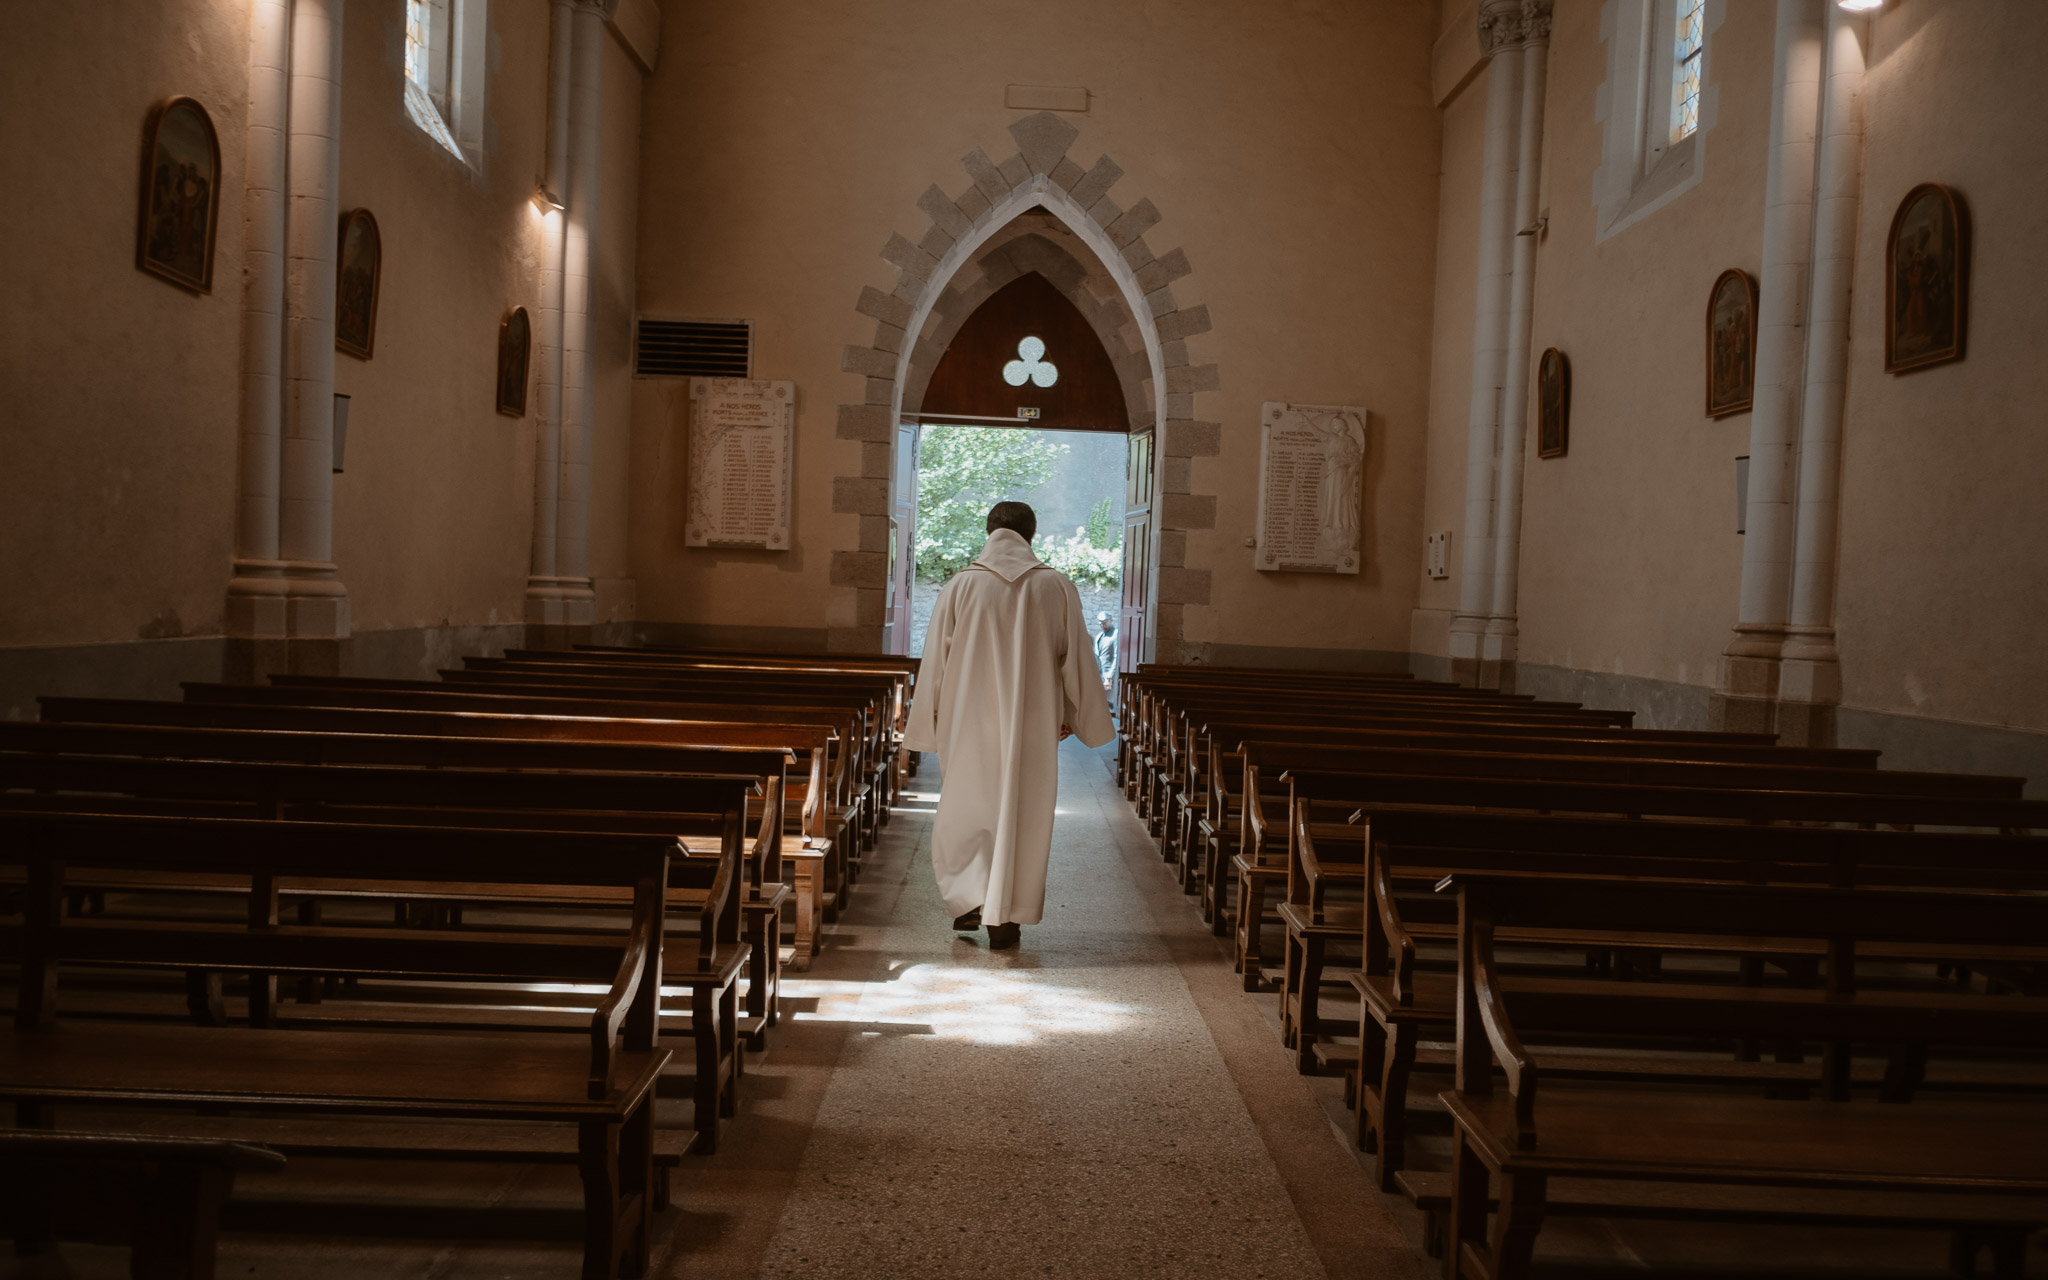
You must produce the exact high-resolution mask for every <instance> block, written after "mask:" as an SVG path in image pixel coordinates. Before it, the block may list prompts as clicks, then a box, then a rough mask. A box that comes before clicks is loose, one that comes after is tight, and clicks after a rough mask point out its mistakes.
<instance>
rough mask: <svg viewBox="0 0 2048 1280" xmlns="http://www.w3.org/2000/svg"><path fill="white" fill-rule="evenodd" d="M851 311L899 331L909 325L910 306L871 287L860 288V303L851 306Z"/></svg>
mask: <svg viewBox="0 0 2048 1280" xmlns="http://www.w3.org/2000/svg"><path fill="white" fill-rule="evenodd" d="M853 309H854V310H855V311H858V312H860V313H861V314H862V315H864V316H868V317H870V318H871V319H875V320H879V321H881V322H882V323H883V324H893V325H895V326H896V327H897V328H899V329H900V328H904V327H906V326H908V325H909V324H910V304H909V303H907V302H905V301H904V300H903V299H901V298H897V297H892V296H890V295H889V294H886V293H883V292H882V291H881V290H880V289H877V288H875V287H874V286H873V285H863V286H861V291H860V301H859V302H856V303H855V304H854V305H853Z"/></svg>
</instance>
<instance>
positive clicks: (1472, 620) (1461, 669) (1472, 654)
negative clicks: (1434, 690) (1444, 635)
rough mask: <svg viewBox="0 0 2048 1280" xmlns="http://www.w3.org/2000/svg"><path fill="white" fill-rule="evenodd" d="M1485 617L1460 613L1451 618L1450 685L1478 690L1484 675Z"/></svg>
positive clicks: (1481, 686)
mask: <svg viewBox="0 0 2048 1280" xmlns="http://www.w3.org/2000/svg"><path fill="white" fill-rule="evenodd" d="M1485 648H1486V617H1485V615H1484V614H1472V613H1460V614H1456V615H1454V616H1453V617H1452V618H1451V632H1450V649H1451V683H1452V684H1459V685H1463V686H1465V687H1466V688H1468V689H1478V688H1483V687H1485V686H1483V685H1481V683H1480V680H1481V678H1482V676H1483V674H1484V670H1483V669H1484V664H1485V656H1484V654H1485Z"/></svg>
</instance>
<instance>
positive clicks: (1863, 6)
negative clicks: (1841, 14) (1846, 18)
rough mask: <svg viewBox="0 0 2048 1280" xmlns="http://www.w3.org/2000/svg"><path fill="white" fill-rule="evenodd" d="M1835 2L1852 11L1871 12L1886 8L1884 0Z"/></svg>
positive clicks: (1838, 0)
mask: <svg viewBox="0 0 2048 1280" xmlns="http://www.w3.org/2000/svg"><path fill="white" fill-rule="evenodd" d="M1835 3H1836V4H1838V5H1840V6H1842V7H1843V8H1844V9H1847V10H1848V11H1849V12H1851V13H1869V12H1870V11H1871V10H1873V9H1882V8H1884V0H1835Z"/></svg>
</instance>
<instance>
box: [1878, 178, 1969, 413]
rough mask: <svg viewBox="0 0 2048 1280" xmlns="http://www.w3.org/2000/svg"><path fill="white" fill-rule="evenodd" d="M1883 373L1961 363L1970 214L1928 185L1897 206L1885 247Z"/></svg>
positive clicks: (1946, 192) (1948, 192) (1948, 191)
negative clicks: (1951, 362)
mask: <svg viewBox="0 0 2048 1280" xmlns="http://www.w3.org/2000/svg"><path fill="white" fill-rule="evenodd" d="M1884 265H1885V272H1884V371H1885V372H1886V373H1910V372H1911V371H1913V370H1915V369H1926V368H1929V367H1931V366H1934V365H1938V364H1947V363H1948V362H1949V361H1951V360H1960V359H1962V358H1963V348H1964V339H1965V338H1966V337H1967V333H1966V330H1967V328H1968V324H1969V318H1970V209H1969V206H1968V205H1966V204H1964V203H1963V198H1962V196H1961V195H1959V194H1957V193H1956V191H1955V190H1954V189H1953V188H1950V187H1945V186H1943V185H1942V184H1940V183H1939V182H1923V183H1921V184H1920V185H1919V186H1917V187H1914V188H1913V189H1912V190H1911V191H1908V192H1907V193H1906V198H1905V199H1903V200H1901V201H1899V208H1898V212H1896V213H1894V214H1893V215H1892V226H1891V231H1890V232H1889V233H1888V234H1887V235H1886V236H1885V242H1884Z"/></svg>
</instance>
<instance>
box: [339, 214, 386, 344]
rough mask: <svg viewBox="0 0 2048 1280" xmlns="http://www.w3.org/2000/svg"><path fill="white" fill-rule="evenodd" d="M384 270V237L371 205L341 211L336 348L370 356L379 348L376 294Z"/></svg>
mask: <svg viewBox="0 0 2048 1280" xmlns="http://www.w3.org/2000/svg"><path fill="white" fill-rule="evenodd" d="M383 274H384V238H383V235H382V233H380V232H379V231H378V230H377V219H376V217H375V215H373V214H372V213H371V212H370V211H369V210H368V209H351V210H349V211H348V212H347V213H344V214H342V215H341V232H340V234H339V236H338V237H337V238H336V240H335V245H334V349H335V350H336V351H339V352H342V353H343V354H345V355H351V356H354V357H355V358H356V359H358V360H368V359H369V358H370V355H371V353H372V352H374V351H375V350H376V348H377V294H378V290H379V288H380V287H381V285H382V277H383Z"/></svg>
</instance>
